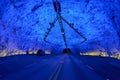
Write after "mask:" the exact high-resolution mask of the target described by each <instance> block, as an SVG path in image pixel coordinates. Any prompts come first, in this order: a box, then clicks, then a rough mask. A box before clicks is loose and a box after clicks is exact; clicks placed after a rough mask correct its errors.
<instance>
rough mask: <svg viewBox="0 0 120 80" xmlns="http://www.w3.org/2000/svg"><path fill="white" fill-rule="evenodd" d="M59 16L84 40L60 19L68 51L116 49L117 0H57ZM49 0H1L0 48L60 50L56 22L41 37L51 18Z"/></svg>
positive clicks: (119, 4) (119, 12) (119, 14)
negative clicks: (60, 8) (45, 40)
mask: <svg viewBox="0 0 120 80" xmlns="http://www.w3.org/2000/svg"><path fill="white" fill-rule="evenodd" d="M60 2H61V5H62V13H61V14H62V16H63V17H64V18H65V19H67V20H68V21H69V22H71V23H74V27H75V28H77V29H78V31H80V32H81V33H82V34H83V35H84V36H85V37H86V38H87V41H86V42H85V43H83V44H80V42H81V41H82V40H83V39H82V38H81V37H80V36H79V35H78V34H77V33H75V32H74V31H73V30H72V29H71V28H69V26H68V25H66V24H65V23H63V25H64V29H65V32H66V37H67V44H68V46H69V47H70V48H71V49H72V51H81V52H86V51H96V50H97V51H107V52H108V53H109V54H111V53H112V52H114V53H115V52H117V51H119V49H120V48H119V47H120V45H119V41H120V38H119V37H120V24H119V23H120V1H119V0H60ZM55 16H56V15H55V12H54V9H53V6H52V0H1V2H0V52H2V51H3V50H6V51H7V52H11V51H16V50H23V51H26V50H37V49H39V48H42V49H44V50H51V51H56V52H58V53H59V52H61V51H62V49H63V48H64V47H65V46H64V43H63V39H62V36H61V32H60V28H59V25H58V23H57V24H56V25H55V27H54V28H53V29H52V31H51V33H50V34H49V36H48V37H47V41H49V42H50V43H46V42H44V41H43V38H44V36H45V33H46V31H47V28H49V27H50V26H49V22H52V21H53V19H54V18H55Z"/></svg>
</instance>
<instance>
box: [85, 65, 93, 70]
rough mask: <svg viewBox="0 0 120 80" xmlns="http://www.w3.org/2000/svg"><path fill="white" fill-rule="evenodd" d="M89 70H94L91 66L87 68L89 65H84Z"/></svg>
mask: <svg viewBox="0 0 120 80" xmlns="http://www.w3.org/2000/svg"><path fill="white" fill-rule="evenodd" d="M86 66H87V67H88V68H89V69H91V70H94V69H93V68H92V67H91V66H89V65H86Z"/></svg>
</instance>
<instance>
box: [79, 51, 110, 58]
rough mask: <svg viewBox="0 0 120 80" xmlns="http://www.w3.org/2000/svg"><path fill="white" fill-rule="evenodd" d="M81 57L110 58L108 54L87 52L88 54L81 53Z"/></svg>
mask: <svg viewBox="0 0 120 80" xmlns="http://www.w3.org/2000/svg"><path fill="white" fill-rule="evenodd" d="M80 55H89V56H102V57H108V54H107V53H106V52H86V53H81V52H80Z"/></svg>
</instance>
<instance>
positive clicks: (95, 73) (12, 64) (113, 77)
mask: <svg viewBox="0 0 120 80" xmlns="http://www.w3.org/2000/svg"><path fill="white" fill-rule="evenodd" d="M0 80H120V61H119V60H117V59H113V58H104V57H92V56H79V55H76V56H74V55H67V54H63V55H44V56H37V55H17V56H11V57H4V58H0Z"/></svg>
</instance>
